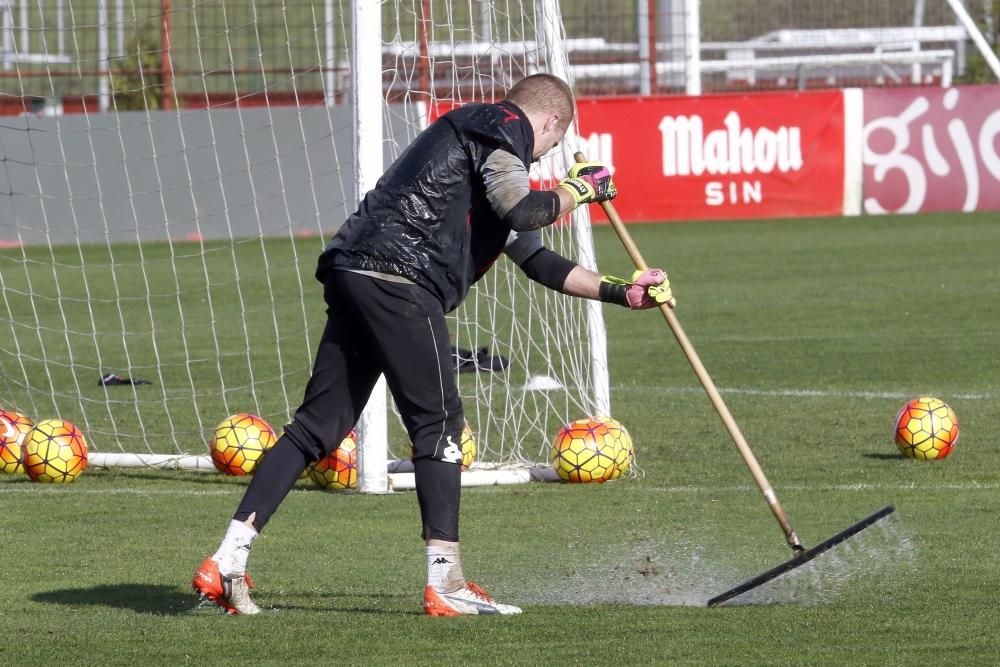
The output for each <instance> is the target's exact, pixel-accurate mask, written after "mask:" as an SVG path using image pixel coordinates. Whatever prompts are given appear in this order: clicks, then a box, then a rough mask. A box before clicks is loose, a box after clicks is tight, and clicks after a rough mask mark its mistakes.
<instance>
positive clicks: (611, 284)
mask: <svg viewBox="0 0 1000 667" xmlns="http://www.w3.org/2000/svg"><path fill="white" fill-rule="evenodd" d="M600 299H601V301H606V302H609V303H617V304H619V305H622V306H625V307H627V308H631V309H632V310H645V309H647V308H656V307H657V306H659V305H660V304H661V303H665V304H667V305H668V306H670V307H671V308H673V307H675V306H676V305H677V301H676V300H675V299H674V295H673V292H671V290H670V281H669V280H668V279H667V274H666V273H664V272H663V270H662V269H646V270H645V271H636V272H635V273H633V274H632V279H631V280H623V279H621V278H615V277H614V276H604V277H603V278H601V286H600Z"/></svg>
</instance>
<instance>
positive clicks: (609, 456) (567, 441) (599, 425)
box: [549, 417, 635, 482]
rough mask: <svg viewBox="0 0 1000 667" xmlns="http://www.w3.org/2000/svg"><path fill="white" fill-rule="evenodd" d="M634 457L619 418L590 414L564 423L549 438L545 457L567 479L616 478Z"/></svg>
mask: <svg viewBox="0 0 1000 667" xmlns="http://www.w3.org/2000/svg"><path fill="white" fill-rule="evenodd" d="M634 458H635V448H634V446H633V444H632V437H631V436H630V435H629V434H628V431H626V430H625V427H624V426H622V424H621V422H619V421H618V420H616V419H611V418H610V417H590V418H588V419H578V420H576V421H573V422H570V423H569V424H566V425H565V426H563V427H562V428H561V429H559V432H558V433H556V437H555V439H554V440H553V442H552V448H551V450H550V451H549V461H550V462H551V463H552V467H553V468H554V469H555V471H556V474H557V475H559V477H560V478H561V479H564V480H566V481H567V482H606V481H608V480H612V479H618V478H619V477H621V475H622V473H624V472H625V471H626V470H628V467H629V466H630V465H631V464H632V460H633V459H634Z"/></svg>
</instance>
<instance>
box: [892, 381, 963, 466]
mask: <svg viewBox="0 0 1000 667" xmlns="http://www.w3.org/2000/svg"><path fill="white" fill-rule="evenodd" d="M957 442H958V416H957V415H956V414H955V411H954V410H952V409H951V408H950V407H949V406H948V404H947V403H945V402H944V401H942V400H939V399H937V398H931V397H929V396H921V397H920V398H915V399H913V400H912V401H910V402H908V403H907V404H906V405H904V406H903V409H902V410H900V411H899V416H898V417H896V446H897V447H899V450H900V451H901V452H903V455H904V456H906V457H907V458H911V459H921V460H933V459H943V458H944V457H946V456H948V454H951V449H952V447H954V446H955V444H956V443H957Z"/></svg>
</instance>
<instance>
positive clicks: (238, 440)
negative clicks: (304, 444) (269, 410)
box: [208, 412, 277, 477]
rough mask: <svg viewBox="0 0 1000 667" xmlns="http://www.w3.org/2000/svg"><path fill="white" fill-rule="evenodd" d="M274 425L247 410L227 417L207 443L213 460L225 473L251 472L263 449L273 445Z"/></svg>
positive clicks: (262, 453) (240, 474)
mask: <svg viewBox="0 0 1000 667" xmlns="http://www.w3.org/2000/svg"><path fill="white" fill-rule="evenodd" d="M276 440H277V438H275V437H274V429H272V428H271V425H270V424H268V423H267V422H266V421H264V420H263V419H261V418H260V417H258V416H257V415H251V414H248V413H246V412H241V413H239V414H235V415H233V416H231V417H226V418H225V419H223V420H222V421H221V422H219V425H218V426H216V427H215V433H213V434H212V439H211V441H209V443H208V448H209V451H210V452H211V454H212V464H213V465H214V466H215V469H216V470H218V471H219V472H221V473H222V474H223V475H236V476H240V477H242V476H244V475H252V474H253V471H254V469H255V468H256V467H257V464H258V463H260V459H261V457H262V456H264V453H265V452H266V451H267V450H268V449H270V448H271V447H273V446H274V443H275V441H276Z"/></svg>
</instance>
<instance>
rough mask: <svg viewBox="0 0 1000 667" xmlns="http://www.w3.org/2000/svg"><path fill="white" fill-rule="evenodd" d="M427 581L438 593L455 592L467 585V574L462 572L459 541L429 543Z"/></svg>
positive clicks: (426, 551) (426, 550)
mask: <svg viewBox="0 0 1000 667" xmlns="http://www.w3.org/2000/svg"><path fill="white" fill-rule="evenodd" d="M425 553H426V554H427V583H428V584H430V585H431V586H433V587H434V590H436V591H437V592H438V593H454V592H455V591H457V590H459V589H460V588H464V587H465V576H464V575H463V574H462V556H461V554H460V553H459V549H458V542H448V543H446V544H436V545H434V546H430V545H428V546H427V547H426V548H425Z"/></svg>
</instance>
